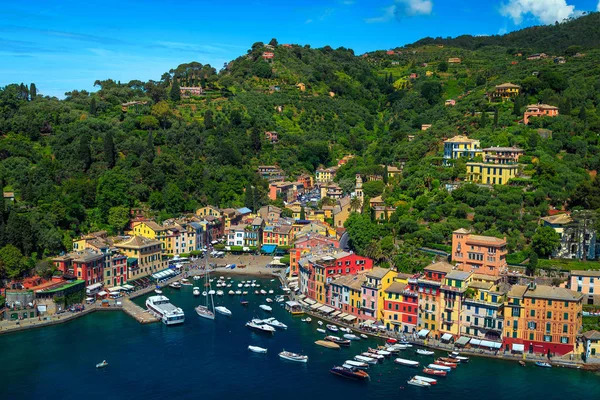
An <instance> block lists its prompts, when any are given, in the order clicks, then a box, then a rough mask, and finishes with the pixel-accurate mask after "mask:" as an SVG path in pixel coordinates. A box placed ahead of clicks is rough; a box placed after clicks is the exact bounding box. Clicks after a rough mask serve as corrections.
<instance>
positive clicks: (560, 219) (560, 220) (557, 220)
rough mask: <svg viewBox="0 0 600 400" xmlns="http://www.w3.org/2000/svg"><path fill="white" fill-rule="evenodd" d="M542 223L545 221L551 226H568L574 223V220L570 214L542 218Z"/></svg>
mask: <svg viewBox="0 0 600 400" xmlns="http://www.w3.org/2000/svg"><path fill="white" fill-rule="evenodd" d="M542 221H545V222H547V223H549V224H551V225H566V224H570V223H571V222H573V219H572V218H571V216H570V215H569V214H566V213H563V214H556V215H550V216H548V217H544V218H542Z"/></svg>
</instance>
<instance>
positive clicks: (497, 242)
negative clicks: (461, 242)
mask: <svg viewBox="0 0 600 400" xmlns="http://www.w3.org/2000/svg"><path fill="white" fill-rule="evenodd" d="M468 242H484V243H489V244H495V245H502V244H506V240H505V239H498V238H497V237H493V236H481V235H470V236H469V237H468V238H467V243H468Z"/></svg>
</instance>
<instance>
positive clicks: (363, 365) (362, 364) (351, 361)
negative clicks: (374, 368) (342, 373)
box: [344, 360, 369, 369]
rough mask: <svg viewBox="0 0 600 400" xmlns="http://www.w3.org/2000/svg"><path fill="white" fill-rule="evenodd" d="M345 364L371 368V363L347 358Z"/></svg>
mask: <svg viewBox="0 0 600 400" xmlns="http://www.w3.org/2000/svg"><path fill="white" fill-rule="evenodd" d="M344 365H349V366H351V367H354V368H360V369H369V364H368V363H366V362H362V361H354V360H346V361H344Z"/></svg>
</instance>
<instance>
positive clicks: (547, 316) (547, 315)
mask: <svg viewBox="0 0 600 400" xmlns="http://www.w3.org/2000/svg"><path fill="white" fill-rule="evenodd" d="M546 318H548V319H550V318H552V311H548V312H547V313H546Z"/></svg>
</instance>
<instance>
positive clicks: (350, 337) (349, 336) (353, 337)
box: [344, 333, 360, 340]
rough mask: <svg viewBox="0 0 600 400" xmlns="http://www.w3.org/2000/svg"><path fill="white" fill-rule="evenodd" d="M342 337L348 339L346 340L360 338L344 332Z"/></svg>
mask: <svg viewBox="0 0 600 400" xmlns="http://www.w3.org/2000/svg"><path fill="white" fill-rule="evenodd" d="M344 338H346V339H348V340H360V338H359V337H358V336H356V335H354V334H352V333H346V334H345V335H344Z"/></svg>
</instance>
